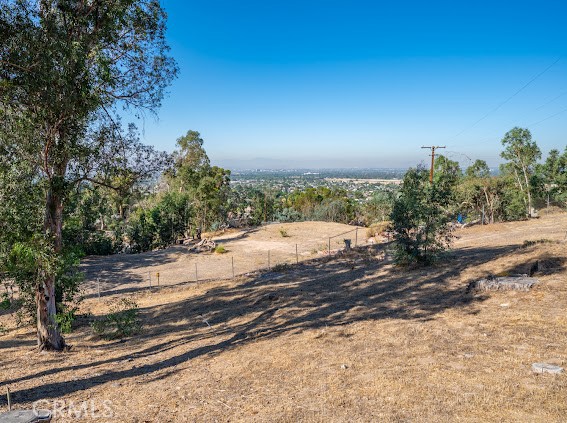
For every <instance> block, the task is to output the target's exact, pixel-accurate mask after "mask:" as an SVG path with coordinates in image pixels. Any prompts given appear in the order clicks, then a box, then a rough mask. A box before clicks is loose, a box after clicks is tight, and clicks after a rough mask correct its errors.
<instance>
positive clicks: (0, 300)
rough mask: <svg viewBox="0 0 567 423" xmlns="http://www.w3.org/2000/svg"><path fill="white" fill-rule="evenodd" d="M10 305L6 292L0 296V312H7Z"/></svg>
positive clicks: (10, 301)
mask: <svg viewBox="0 0 567 423" xmlns="http://www.w3.org/2000/svg"><path fill="white" fill-rule="evenodd" d="M11 305H12V300H10V296H9V295H8V293H7V292H4V293H3V294H2V297H0V310H9V309H10V307H11Z"/></svg>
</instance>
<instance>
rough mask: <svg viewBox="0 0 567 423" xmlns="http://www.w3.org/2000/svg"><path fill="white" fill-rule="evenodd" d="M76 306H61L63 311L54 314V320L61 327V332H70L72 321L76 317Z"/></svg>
mask: <svg viewBox="0 0 567 423" xmlns="http://www.w3.org/2000/svg"><path fill="white" fill-rule="evenodd" d="M76 312H77V307H72V308H67V307H63V311H61V312H59V313H57V314H56V315H55V321H56V322H57V324H58V325H59V328H60V329H61V333H71V331H72V330H73V321H74V320H75V319H76V317H77V316H76Z"/></svg>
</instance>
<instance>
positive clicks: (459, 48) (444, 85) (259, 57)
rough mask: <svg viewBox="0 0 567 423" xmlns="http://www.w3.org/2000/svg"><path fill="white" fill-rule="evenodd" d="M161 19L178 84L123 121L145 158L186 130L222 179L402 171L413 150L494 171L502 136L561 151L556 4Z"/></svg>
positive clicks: (182, 11) (341, 8)
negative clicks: (242, 172)
mask: <svg viewBox="0 0 567 423" xmlns="http://www.w3.org/2000/svg"><path fill="white" fill-rule="evenodd" d="M495 3H496V4H495ZM163 5H164V7H165V9H166V11H167V12H168V15H169V18H168V40H169V43H170V45H171V47H172V51H171V54H172V55H173V56H174V57H175V58H176V60H177V61H178V64H179V66H180V76H179V78H178V79H177V80H176V81H175V82H174V83H173V85H172V87H171V88H170V95H169V96H168V97H167V98H165V99H164V102H163V107H162V108H161V110H159V112H158V113H159V120H158V121H156V120H154V119H153V118H152V117H147V118H146V119H145V120H144V121H138V122H137V124H138V126H139V127H140V129H141V131H142V140H143V141H144V142H145V143H147V144H152V145H154V146H156V148H158V149H162V150H166V151H172V150H173V149H174V148H175V140H176V139H177V138H178V137H180V136H182V135H184V134H185V133H186V132H187V131H188V130H189V129H192V130H196V131H199V132H200V133H201V135H202V137H203V139H204V140H205V144H204V147H205V149H206V151H207V153H208V155H209V157H210V158H211V161H212V163H213V164H218V165H221V166H224V167H228V168H255V167H260V168H269V167H276V168H297V167H303V168H325V167H327V168H339V167H342V168H348V167H401V168H403V167H408V166H415V165H416V164H418V163H421V162H423V163H425V164H427V163H428V151H427V150H422V149H421V148H420V147H421V146H422V145H446V146H447V148H446V149H445V150H444V151H440V152H441V154H444V155H446V156H448V157H450V158H452V159H454V160H458V161H459V162H460V163H461V165H462V166H463V167H466V166H467V165H468V164H470V162H471V161H474V160H476V159H482V160H485V161H486V162H487V163H488V164H489V165H490V166H493V167H495V166H497V165H498V163H500V162H501V159H500V157H499V153H500V151H501V150H502V147H501V144H500V140H501V139H502V137H503V136H504V134H505V133H506V131H508V130H510V129H511V128H512V127H514V126H520V127H527V128H528V129H530V131H531V132H532V135H533V138H534V139H535V140H536V141H537V142H538V145H539V146H540V148H541V149H542V152H543V154H544V157H545V156H546V155H547V153H548V151H549V150H550V149H552V148H557V149H560V150H563V149H564V148H565V146H566V144H567V137H566V136H565V134H566V133H567V118H566V116H567V113H566V112H567V55H566V49H567V43H565V41H566V40H567V34H566V28H567V4H566V3H565V2H563V1H544V2H539V3H537V7H536V6H535V5H534V3H533V2H522V1H514V2H512V1H503V2H487V1H480V2H474V3H470V4H458V3H455V2H448V1H446V2H433V3H431V2H426V3H423V2H409V3H408V2H403V3H394V2H384V3H382V2H363V1H352V2H344V1H333V0H325V1H323V0H314V1H309V2H305V1H289V2H285V3H276V2H260V1H248V2H239V3H236V2H229V1H220V2H196V1H193V0H189V1H184V2H179V1H174V0H164V1H163Z"/></svg>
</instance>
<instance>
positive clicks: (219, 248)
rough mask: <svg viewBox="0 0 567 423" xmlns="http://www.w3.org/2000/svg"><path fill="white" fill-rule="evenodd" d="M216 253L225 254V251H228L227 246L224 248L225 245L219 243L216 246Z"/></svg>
mask: <svg viewBox="0 0 567 423" xmlns="http://www.w3.org/2000/svg"><path fill="white" fill-rule="evenodd" d="M215 253H217V254H224V253H226V248H224V245H217V246H216V247H215Z"/></svg>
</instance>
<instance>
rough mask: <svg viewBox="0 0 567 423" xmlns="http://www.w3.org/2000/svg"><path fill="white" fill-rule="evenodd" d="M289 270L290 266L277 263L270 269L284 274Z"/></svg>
mask: <svg viewBox="0 0 567 423" xmlns="http://www.w3.org/2000/svg"><path fill="white" fill-rule="evenodd" d="M290 268H291V266H290V265H289V264H287V263H278V264H276V265H275V266H274V267H272V271H273V272H286V271H288V270H289V269H290Z"/></svg>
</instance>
